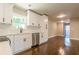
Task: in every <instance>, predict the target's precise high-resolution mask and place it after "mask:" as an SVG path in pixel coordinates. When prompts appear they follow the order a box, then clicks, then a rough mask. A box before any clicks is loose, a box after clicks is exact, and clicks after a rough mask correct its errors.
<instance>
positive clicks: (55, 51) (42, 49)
mask: <svg viewBox="0 0 79 59" xmlns="http://www.w3.org/2000/svg"><path fill="white" fill-rule="evenodd" d="M17 55H18V54H17ZM19 55H79V41H78V40H71V46H70V47H66V46H65V45H64V39H63V37H54V38H51V39H49V41H48V42H47V43H45V44H43V45H40V46H38V47H35V48H31V49H29V50H28V51H24V52H22V53H19Z"/></svg>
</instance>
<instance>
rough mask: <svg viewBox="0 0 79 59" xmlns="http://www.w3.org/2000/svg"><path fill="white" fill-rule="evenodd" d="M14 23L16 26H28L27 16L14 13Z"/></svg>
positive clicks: (23, 27)
mask: <svg viewBox="0 0 79 59" xmlns="http://www.w3.org/2000/svg"><path fill="white" fill-rule="evenodd" d="M12 21H13V22H12V24H13V26H14V27H16V28H22V29H25V28H26V16H23V15H20V14H16V13H14V14H13V19H12Z"/></svg>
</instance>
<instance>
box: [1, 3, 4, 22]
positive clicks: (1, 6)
mask: <svg viewBox="0 0 79 59" xmlns="http://www.w3.org/2000/svg"><path fill="white" fill-rule="evenodd" d="M3 12H4V10H3V3H0V22H3Z"/></svg>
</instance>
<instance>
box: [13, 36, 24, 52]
mask: <svg viewBox="0 0 79 59" xmlns="http://www.w3.org/2000/svg"><path fill="white" fill-rule="evenodd" d="M23 50H24V41H23V37H22V36H21V35H16V36H15V39H14V53H19V52H21V51H23Z"/></svg>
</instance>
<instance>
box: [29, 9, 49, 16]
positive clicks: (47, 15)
mask: <svg viewBox="0 0 79 59" xmlns="http://www.w3.org/2000/svg"><path fill="white" fill-rule="evenodd" d="M28 10H29V11H32V12H34V13H36V14H38V15H40V16H42V15H46V16H48V15H47V14H40V13H38V12H36V11H34V10H32V9H28Z"/></svg>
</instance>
